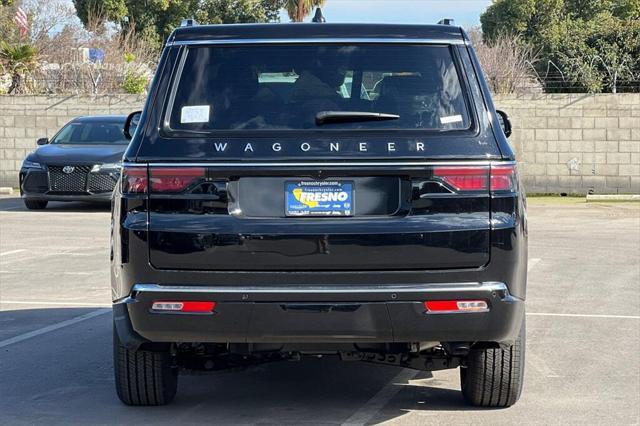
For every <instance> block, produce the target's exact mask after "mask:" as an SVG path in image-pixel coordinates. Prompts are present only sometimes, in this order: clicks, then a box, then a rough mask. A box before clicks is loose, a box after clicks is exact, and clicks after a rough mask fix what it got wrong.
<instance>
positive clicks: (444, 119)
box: [440, 115, 462, 124]
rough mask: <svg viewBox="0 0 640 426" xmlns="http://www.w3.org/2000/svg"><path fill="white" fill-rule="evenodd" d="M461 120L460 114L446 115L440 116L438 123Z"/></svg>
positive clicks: (458, 121)
mask: <svg viewBox="0 0 640 426" xmlns="http://www.w3.org/2000/svg"><path fill="white" fill-rule="evenodd" d="M461 122H462V116H461V115H448V116H446V117H440V123H442V124H451V123H461Z"/></svg>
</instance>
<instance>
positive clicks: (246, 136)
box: [111, 24, 527, 407]
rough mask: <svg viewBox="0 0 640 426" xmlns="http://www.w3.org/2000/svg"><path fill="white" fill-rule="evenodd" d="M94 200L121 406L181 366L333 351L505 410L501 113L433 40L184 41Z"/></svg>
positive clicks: (508, 198) (330, 28)
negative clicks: (426, 376)
mask: <svg viewBox="0 0 640 426" xmlns="http://www.w3.org/2000/svg"><path fill="white" fill-rule="evenodd" d="M132 122H135V123H136V126H137V127H136V131H135V132H134V135H133V137H132V140H131V144H130V145H129V147H128V149H127V152H126V154H125V157H124V164H123V169H122V176H121V182H120V185H119V187H118V188H117V189H116V192H115V196H114V201H113V218H112V234H111V236H112V245H111V248H112V249H111V276H112V294H113V310H114V362H115V377H116V388H117V392H118V396H119V397H120V399H121V400H122V401H123V402H124V403H126V404H130V405H160V404H165V403H168V402H169V401H171V400H172V398H173V397H174V395H175V393H176V388H177V377H178V371H179V370H181V369H198V370H219V369H224V368H228V367H241V366H248V365H251V364H255V363H260V362H266V361H275V360H286V359H299V358H300V357H304V356H306V355H316V354H324V355H335V356H337V357H340V358H341V359H343V360H349V361H354V360H356V361H365V362H375V363H382V364H390V365H396V366H398V367H405V368H414V369H420V370H430V371H431V370H441V369H448V368H457V367H460V374H461V383H462V393H463V395H464V397H465V399H466V400H467V401H468V402H469V403H471V404H473V405H478V406H487V407H489V406H490V407H506V406H510V405H512V404H514V403H515V402H516V401H517V399H518V398H519V396H520V392H521V389H522V380H523V368H524V340H525V331H524V330H525V321H524V318H525V317H524V299H525V287H526V273H527V271H526V265H527V223H526V211H525V198H524V193H523V190H522V187H521V186H520V184H519V180H518V176H517V171H516V163H515V161H514V153H513V151H512V150H511V148H510V147H509V144H508V143H507V139H506V136H508V134H509V133H510V124H509V120H508V118H507V116H506V115H505V114H504V113H502V112H499V111H498V112H496V111H495V109H494V106H493V103H492V100H491V96H490V94H489V91H488V89H487V85H486V83H485V81H484V78H483V75H482V71H481V69H480V66H479V64H478V60H477V58H476V56H475V54H474V51H473V49H472V47H471V46H470V43H469V39H468V38H467V36H466V35H465V33H464V32H463V31H462V30H461V29H460V28H458V27H454V26H450V25H365V24H362V25H353V24H349V25H347V24H295V25H294V24H282V25H280V24H267V25H215V26H188V27H182V28H179V29H177V30H176V31H175V32H174V33H173V34H172V35H171V37H170V38H169V40H168V42H167V44H166V47H165V49H164V51H163V53H162V57H161V60H160V63H159V66H158V70H157V73H156V76H155V79H154V80H153V83H152V85H151V88H150V91H149V97H148V99H147V102H146V105H145V107H144V111H143V112H142V113H133V114H132V115H130V116H129V118H128V121H127V124H126V125H125V134H127V135H129V133H131V130H130V124H131V123H132Z"/></svg>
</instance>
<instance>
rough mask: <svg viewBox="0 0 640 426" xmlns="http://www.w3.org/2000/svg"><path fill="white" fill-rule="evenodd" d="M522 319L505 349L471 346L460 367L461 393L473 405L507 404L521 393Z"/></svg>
mask: <svg viewBox="0 0 640 426" xmlns="http://www.w3.org/2000/svg"><path fill="white" fill-rule="evenodd" d="M525 335H526V327H525V320H524V318H523V320H522V326H521V327H520V332H519V333H518V337H517V339H516V341H515V342H514V344H513V345H512V346H510V347H508V348H506V349H472V350H471V352H470V353H469V356H468V357H467V367H466V368H461V369H460V383H461V385H462V395H463V396H464V399H465V400H466V401H467V402H468V403H469V404H471V405H475V406H477V407H502V408H504V407H510V406H512V405H513V404H515V403H516V402H517V401H518V399H519V398H520V394H521V393H522V384H523V379H524V354H525V340H526V339H525V337H526V336H525Z"/></svg>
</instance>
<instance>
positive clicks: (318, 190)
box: [284, 179, 355, 217]
mask: <svg viewBox="0 0 640 426" xmlns="http://www.w3.org/2000/svg"><path fill="white" fill-rule="evenodd" d="M323 194H326V195H323ZM354 196H355V187H354V183H353V181H351V180H341V179H334V180H327V181H311V180H297V181H293V180H288V181H285V183H284V204H285V205H284V213H285V216H287V217H349V216H353V215H354V207H355V206H354V200H355V198H354Z"/></svg>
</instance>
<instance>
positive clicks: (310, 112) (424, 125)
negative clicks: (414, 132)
mask: <svg viewBox="0 0 640 426" xmlns="http://www.w3.org/2000/svg"><path fill="white" fill-rule="evenodd" d="M185 55H186V57H183V61H184V62H183V65H182V66H181V67H180V68H181V69H180V71H179V72H178V73H177V75H176V77H175V79H174V83H173V86H174V87H173V89H172V93H173V96H171V97H170V98H169V101H168V104H167V109H166V114H167V117H166V118H167V120H168V122H169V127H170V129H173V130H180V131H198V132H203V131H204V132H207V131H215V130H247V129H249V130H269V129H287V130H299V129H314V130H326V129H418V130H419V129H425V130H438V131H442V130H461V129H468V128H469V127H470V118H469V111H468V109H467V102H466V101H465V96H464V91H463V89H462V87H463V86H462V84H461V79H460V76H459V75H458V71H457V69H456V66H455V62H454V59H453V56H452V51H451V49H450V48H449V47H447V46H436V45H407V44H393V45H391V44H361V45H358V44H353V45H344V44H340V45H337V44H336V45H321V44H315V45H263V46H250V47H249V46H229V47H227V46H225V47H222V46H216V47H193V48H189V49H187V50H186V53H185ZM372 113H381V114H384V117H377V116H376V114H372ZM170 129H167V130H170Z"/></svg>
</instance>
